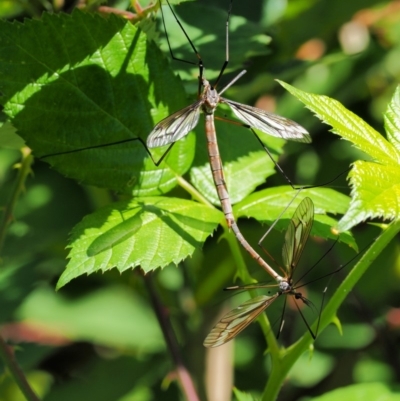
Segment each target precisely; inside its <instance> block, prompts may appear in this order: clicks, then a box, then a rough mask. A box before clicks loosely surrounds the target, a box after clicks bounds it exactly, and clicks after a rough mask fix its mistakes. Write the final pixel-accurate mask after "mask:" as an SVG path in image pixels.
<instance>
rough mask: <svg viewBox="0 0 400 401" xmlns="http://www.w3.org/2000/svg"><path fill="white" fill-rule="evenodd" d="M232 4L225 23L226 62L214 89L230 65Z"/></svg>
mask: <svg viewBox="0 0 400 401" xmlns="http://www.w3.org/2000/svg"><path fill="white" fill-rule="evenodd" d="M232 4H233V0H230V2H229V8H228V16H227V18H226V23H225V62H224V64H223V65H222V68H221V71H220V72H219V75H218V78H217V80H216V81H215V83H214V85H213V88H216V87H217V85H218V82H219V80H220V79H221V77H222V75H223V73H224V71H225V68H226V67H227V66H228V63H229V20H230V18H231V12H232Z"/></svg>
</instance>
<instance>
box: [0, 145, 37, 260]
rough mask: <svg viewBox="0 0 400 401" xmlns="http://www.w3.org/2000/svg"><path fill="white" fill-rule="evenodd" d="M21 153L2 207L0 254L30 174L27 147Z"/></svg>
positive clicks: (31, 159) (31, 158)
mask: <svg viewBox="0 0 400 401" xmlns="http://www.w3.org/2000/svg"><path fill="white" fill-rule="evenodd" d="M21 152H22V160H21V162H20V163H18V164H16V165H15V168H18V174H17V178H16V180H15V183H14V186H13V189H12V191H11V194H10V198H9V200H8V202H7V204H6V205H5V206H4V211H3V214H2V216H1V220H0V253H1V251H2V249H3V245H4V240H5V238H6V233H7V228H8V226H9V225H10V223H11V222H12V219H13V212H14V208H15V205H16V203H17V200H18V197H19V196H20V194H21V192H22V190H23V189H24V187H25V180H26V177H27V176H28V174H29V173H30V172H31V165H32V162H33V156H32V155H31V150H30V149H29V148H27V147H24V148H22V149H21Z"/></svg>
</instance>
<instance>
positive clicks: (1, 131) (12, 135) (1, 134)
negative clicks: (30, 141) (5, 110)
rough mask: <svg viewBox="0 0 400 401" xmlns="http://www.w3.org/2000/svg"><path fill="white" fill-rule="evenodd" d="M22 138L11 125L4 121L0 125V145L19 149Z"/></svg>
mask: <svg viewBox="0 0 400 401" xmlns="http://www.w3.org/2000/svg"><path fill="white" fill-rule="evenodd" d="M24 145H25V142H24V140H23V139H22V138H21V137H20V136H19V135H18V134H17V133H16V130H15V128H14V127H13V125H12V124H11V123H10V122H8V121H6V122H5V123H3V124H2V125H1V126H0V147H2V148H7V149H21V148H22V147H23V146H24Z"/></svg>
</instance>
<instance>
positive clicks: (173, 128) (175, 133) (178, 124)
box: [147, 100, 203, 148]
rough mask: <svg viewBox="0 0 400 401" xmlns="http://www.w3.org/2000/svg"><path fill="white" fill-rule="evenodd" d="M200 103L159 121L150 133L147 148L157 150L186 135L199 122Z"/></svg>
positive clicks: (200, 101)
mask: <svg viewBox="0 0 400 401" xmlns="http://www.w3.org/2000/svg"><path fill="white" fill-rule="evenodd" d="M202 103H203V101H202V100H199V101H197V102H196V103H193V104H191V105H190V106H187V107H185V108H183V109H181V110H178V111H177V112H176V113H174V114H171V115H170V116H168V117H166V118H164V120H161V121H160V122H159V123H158V124H157V125H156V126H155V127H154V128H153V131H151V132H150V134H149V136H148V138H147V146H148V147H149V148H158V147H159V146H164V145H169V144H171V143H173V142H176V141H178V140H179V139H181V138H183V137H184V136H185V135H187V134H188V133H189V132H190V131H191V130H192V129H193V128H194V127H195V126H196V125H197V123H198V122H199V117H200V108H201V105H202Z"/></svg>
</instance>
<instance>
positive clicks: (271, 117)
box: [220, 97, 311, 143]
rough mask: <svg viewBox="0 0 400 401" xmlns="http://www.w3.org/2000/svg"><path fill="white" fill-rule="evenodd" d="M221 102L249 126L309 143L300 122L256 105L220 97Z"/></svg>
mask: <svg viewBox="0 0 400 401" xmlns="http://www.w3.org/2000/svg"><path fill="white" fill-rule="evenodd" d="M220 99H221V102H222V103H226V104H227V105H229V107H230V108H231V109H232V111H233V112H234V114H235V116H236V117H237V118H238V119H239V120H240V121H242V122H244V123H245V124H246V125H249V126H250V127H251V128H256V129H258V130H260V131H262V132H264V133H265V134H268V135H272V136H276V137H278V138H284V139H291V140H293V141H298V142H305V143H310V142H311V138H310V134H309V133H308V132H307V131H306V130H305V128H303V127H302V126H301V125H300V124H297V123H296V122H294V121H292V120H289V119H287V118H285V117H281V116H278V115H276V114H273V113H268V112H266V111H264V110H261V109H259V108H257V107H252V106H247V105H245V104H241V103H237V102H233V101H232V100H228V99H225V98H222V97H221V98H220Z"/></svg>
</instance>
